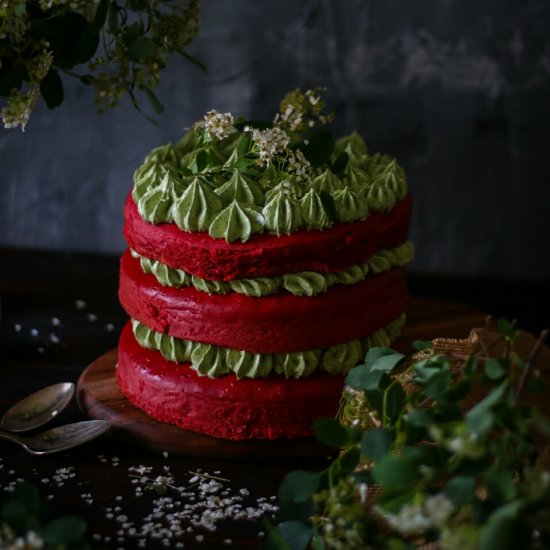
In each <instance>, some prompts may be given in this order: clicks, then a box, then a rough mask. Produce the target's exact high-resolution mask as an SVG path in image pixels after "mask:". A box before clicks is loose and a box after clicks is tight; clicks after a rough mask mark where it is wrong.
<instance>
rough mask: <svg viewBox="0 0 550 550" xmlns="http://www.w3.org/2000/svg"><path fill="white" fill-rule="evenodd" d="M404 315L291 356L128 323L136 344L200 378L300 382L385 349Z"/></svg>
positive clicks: (346, 367) (348, 366)
mask: <svg viewBox="0 0 550 550" xmlns="http://www.w3.org/2000/svg"><path fill="white" fill-rule="evenodd" d="M404 323H405V315H404V314H402V315H400V316H399V317H398V318H397V319H395V320H394V321H392V322H391V323H389V324H388V325H387V326H386V327H384V328H383V329H380V330H377V331H375V332H373V333H372V334H371V335H369V336H367V337H366V338H362V339H361V340H353V341H351V342H348V343H346V344H339V345H336V346H332V347H329V348H327V349H324V350H320V349H315V350H307V351H302V352H294V353H266V354H260V353H251V352H248V351H242V350H231V349H227V348H221V347H217V346H213V345H210V344H201V343H199V342H192V341H190V340H183V339H180V338H175V337H173V336H169V335H167V334H161V333H159V332H156V331H154V330H152V329H150V328H148V327H147V326H145V325H144V324H142V323H140V322H139V321H136V320H135V319H132V329H133V332H134V335H135V337H136V340H137V341H138V343H139V344H140V345H141V346H142V347H144V348H149V349H153V350H156V351H160V353H161V354H162V356H163V357H164V358H165V359H166V360H168V361H172V362H175V363H189V362H190V363H191V368H193V369H194V370H195V371H196V372H197V373H198V374H200V375H201V376H208V377H209V378H217V377H219V376H223V375H224V374H228V373H230V372H234V373H235V374H236V375H237V377H238V378H265V377H267V376H268V375H269V374H270V373H271V372H272V371H273V372H275V373H276V374H279V375H283V376H285V377H286V378H303V377H306V376H309V375H311V374H312V373H313V372H314V371H315V370H316V369H321V370H323V371H325V372H328V373H330V374H345V373H346V372H347V371H348V370H350V369H351V368H352V367H354V366H355V365H356V364H357V363H358V362H359V360H360V359H361V357H362V356H363V355H364V354H365V353H366V352H367V351H368V349H369V348H370V347H372V346H385V347H387V346H389V345H390V344H391V342H392V341H393V340H395V339H396V338H397V337H398V336H399V335H400V333H401V329H402V328H403V325H404Z"/></svg>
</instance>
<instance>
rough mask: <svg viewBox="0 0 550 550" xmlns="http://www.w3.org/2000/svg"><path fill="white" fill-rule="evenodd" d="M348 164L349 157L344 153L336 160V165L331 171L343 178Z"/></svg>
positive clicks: (334, 164) (333, 165)
mask: <svg viewBox="0 0 550 550" xmlns="http://www.w3.org/2000/svg"><path fill="white" fill-rule="evenodd" d="M348 162H349V155H348V154H347V153H346V152H345V151H342V152H341V153H340V154H339V155H338V156H337V157H336V160H335V161H334V163H333V164H332V166H331V170H332V171H333V172H334V173H335V174H336V175H337V176H343V175H344V173H345V171H346V167H347V165H348Z"/></svg>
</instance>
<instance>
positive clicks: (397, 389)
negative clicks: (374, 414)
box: [383, 382, 407, 424]
mask: <svg viewBox="0 0 550 550" xmlns="http://www.w3.org/2000/svg"><path fill="white" fill-rule="evenodd" d="M406 404H407V394H406V393H405V390H404V389H403V387H402V386H401V384H399V383H398V382H393V383H392V384H391V385H390V386H389V387H388V389H387V390H386V410H385V411H384V416H383V418H384V423H385V422H386V419H388V420H389V421H390V423H391V424H393V423H395V422H396V421H397V419H398V418H399V415H400V414H401V413H402V412H403V409H404V408H405V405H406Z"/></svg>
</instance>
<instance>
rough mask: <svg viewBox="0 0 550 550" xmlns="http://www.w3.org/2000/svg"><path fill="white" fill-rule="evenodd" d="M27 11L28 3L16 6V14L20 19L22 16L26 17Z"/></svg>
mask: <svg viewBox="0 0 550 550" xmlns="http://www.w3.org/2000/svg"><path fill="white" fill-rule="evenodd" d="M26 11H27V3H26V2H21V3H20V4H17V5H16V6H15V10H14V13H15V15H17V17H20V16H21V15H24V14H25V13H26Z"/></svg>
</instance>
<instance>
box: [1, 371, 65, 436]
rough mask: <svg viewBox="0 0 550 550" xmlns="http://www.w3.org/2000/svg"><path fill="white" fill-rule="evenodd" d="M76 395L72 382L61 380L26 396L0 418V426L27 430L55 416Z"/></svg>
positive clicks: (13, 430)
mask: <svg viewBox="0 0 550 550" xmlns="http://www.w3.org/2000/svg"><path fill="white" fill-rule="evenodd" d="M73 395H74V384H73V383H72V382H61V383H60V384H54V385H53V386H48V387H47V388H43V389H41V390H39V391H37V392H36V393H33V394H31V395H29V396H28V397H25V399H22V400H21V401H19V402H17V403H16V404H15V405H13V407H11V408H10V409H9V410H8V411H6V413H5V414H4V416H3V417H2V419H1V420H0V428H2V429H4V430H8V431H9V432H26V431H28V430H33V429H34V428H38V427H39V426H42V425H43V424H45V423H46V422H49V421H50V420H52V419H53V418H55V417H56V416H57V415H58V414H59V413H60V412H61V411H62V410H63V409H64V408H65V407H66V406H67V405H68V404H69V403H70V401H71V399H72V398H73Z"/></svg>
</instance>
